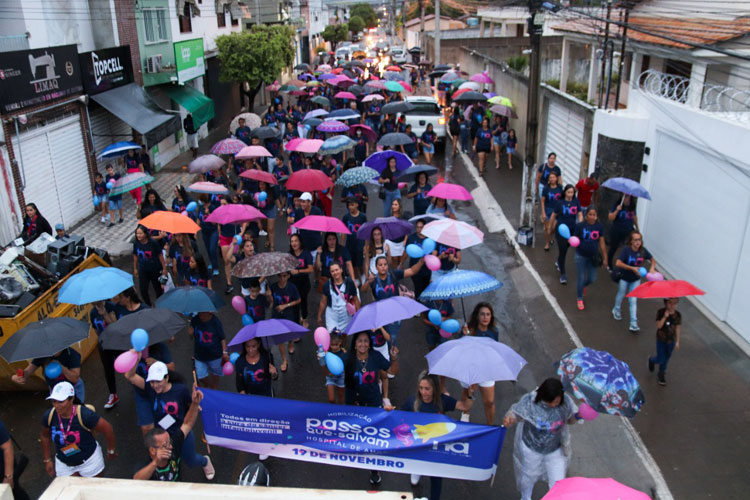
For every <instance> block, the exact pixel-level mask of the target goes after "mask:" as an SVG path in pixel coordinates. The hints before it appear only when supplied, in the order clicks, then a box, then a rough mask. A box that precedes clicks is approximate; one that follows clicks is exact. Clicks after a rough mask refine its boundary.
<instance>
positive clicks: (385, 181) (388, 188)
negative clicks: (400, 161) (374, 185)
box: [378, 157, 401, 217]
mask: <svg viewBox="0 0 750 500" xmlns="http://www.w3.org/2000/svg"><path fill="white" fill-rule="evenodd" d="M397 175H398V170H397V169H396V158H395V157H390V158H388V163H387V165H386V167H385V169H383V172H382V173H381V174H380V177H379V178H378V182H379V183H380V184H381V185H382V186H383V192H384V193H385V198H383V217H388V216H389V215H390V213H391V203H393V200H395V199H397V198H401V191H400V190H399V189H398V180H397V179H396V176H397Z"/></svg>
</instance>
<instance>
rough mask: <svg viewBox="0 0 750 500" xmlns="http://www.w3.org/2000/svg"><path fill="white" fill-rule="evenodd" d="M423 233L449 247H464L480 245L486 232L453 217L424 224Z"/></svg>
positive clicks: (461, 248) (460, 248)
mask: <svg viewBox="0 0 750 500" xmlns="http://www.w3.org/2000/svg"><path fill="white" fill-rule="evenodd" d="M422 234H424V235H425V236H427V237H428V238H432V239H433V240H435V241H437V242H438V243H442V244H443V245H448V246H449V247H453V248H458V249H459V250H463V249H464V248H469V247H473V246H474V245H479V244H480V243H482V242H483V241H484V233H483V232H482V231H480V230H479V229H477V228H476V227H474V226H472V225H470V224H467V223H465V222H461V221H458V220H453V219H439V220H434V221H432V222H430V223H428V224H426V225H425V226H424V228H423V229H422Z"/></svg>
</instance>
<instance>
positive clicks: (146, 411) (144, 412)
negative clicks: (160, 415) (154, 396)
mask: <svg viewBox="0 0 750 500" xmlns="http://www.w3.org/2000/svg"><path fill="white" fill-rule="evenodd" d="M135 413H136V416H137V419H138V422H137V423H138V425H139V426H144V425H153V424H154V413H153V411H152V410H151V403H150V402H149V400H148V399H146V397H145V396H143V395H141V394H138V393H137V392H136V393H135Z"/></svg>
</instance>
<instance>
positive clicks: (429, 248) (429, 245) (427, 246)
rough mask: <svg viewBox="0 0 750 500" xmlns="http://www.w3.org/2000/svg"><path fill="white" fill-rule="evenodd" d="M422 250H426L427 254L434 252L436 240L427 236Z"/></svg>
mask: <svg viewBox="0 0 750 500" xmlns="http://www.w3.org/2000/svg"><path fill="white" fill-rule="evenodd" d="M422 250H423V251H424V253H425V255H427V254H429V253H432V252H434V251H435V240H433V239H432V238H425V240H424V241H423V242H422Z"/></svg>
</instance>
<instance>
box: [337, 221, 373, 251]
mask: <svg viewBox="0 0 750 500" xmlns="http://www.w3.org/2000/svg"><path fill="white" fill-rule="evenodd" d="M341 220H342V221H343V222H344V224H346V227H347V229H349V231H351V232H352V234H347V235H346V245H344V246H345V247H346V249H347V250H349V253H350V254H351V253H353V252H361V251H362V250H363V249H364V247H365V242H364V240H360V239H359V238H357V231H359V228H360V227H362V224H364V223H365V222H367V216H366V215H365V214H363V213H362V212H359V214H357V215H356V216H354V215H352V214H350V213H349V212H347V213H346V214H344V216H343V217H342V218H341Z"/></svg>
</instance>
